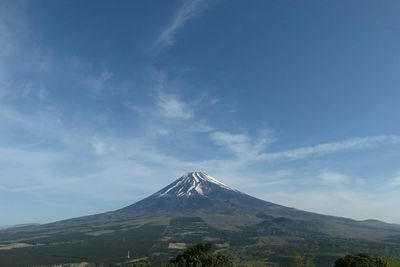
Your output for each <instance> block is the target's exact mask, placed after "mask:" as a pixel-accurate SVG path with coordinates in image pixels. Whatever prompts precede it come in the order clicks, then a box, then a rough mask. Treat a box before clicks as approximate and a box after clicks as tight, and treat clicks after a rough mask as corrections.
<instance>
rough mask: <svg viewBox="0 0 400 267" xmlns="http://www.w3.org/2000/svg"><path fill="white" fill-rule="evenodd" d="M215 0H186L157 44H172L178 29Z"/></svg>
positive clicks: (161, 34)
mask: <svg viewBox="0 0 400 267" xmlns="http://www.w3.org/2000/svg"><path fill="white" fill-rule="evenodd" d="M213 2H215V1H210V0H185V1H184V3H183V4H182V6H181V7H180V8H179V9H178V11H177V12H176V14H175V16H174V18H173V19H172V21H171V23H170V24H169V25H168V27H167V28H165V29H164V30H163V31H162V32H161V33H160V35H159V36H158V38H157V41H156V45H159V46H172V45H174V37H175V35H176V33H177V31H178V30H179V29H180V28H182V27H183V26H184V25H185V24H186V23H187V22H188V21H189V20H192V19H195V18H196V17H198V16H200V15H201V14H202V13H203V12H204V11H205V10H206V9H208V8H209V7H210V5H211V4H212V3H213Z"/></svg>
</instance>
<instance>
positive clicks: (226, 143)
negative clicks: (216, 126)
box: [210, 131, 274, 161]
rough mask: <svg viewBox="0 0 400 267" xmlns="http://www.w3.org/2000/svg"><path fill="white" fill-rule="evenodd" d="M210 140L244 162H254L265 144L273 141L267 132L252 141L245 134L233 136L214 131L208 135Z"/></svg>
mask: <svg viewBox="0 0 400 267" xmlns="http://www.w3.org/2000/svg"><path fill="white" fill-rule="evenodd" d="M210 138H211V140H212V141H213V142H214V143H215V144H217V145H220V146H223V147H225V148H226V149H228V150H229V151H231V152H232V153H233V155H235V156H236V157H237V158H240V159H244V160H247V161H248V160H256V159H257V158H258V157H259V156H260V154H261V153H262V152H263V150H264V149H265V148H266V146H267V144H269V143H271V142H273V141H274V138H273V136H272V134H271V132H269V131H262V132H261V135H260V136H259V137H258V138H256V139H255V140H252V139H251V138H250V137H249V136H248V135H247V134H244V133H240V134H234V133H230V132H222V131H215V132H213V133H211V134H210Z"/></svg>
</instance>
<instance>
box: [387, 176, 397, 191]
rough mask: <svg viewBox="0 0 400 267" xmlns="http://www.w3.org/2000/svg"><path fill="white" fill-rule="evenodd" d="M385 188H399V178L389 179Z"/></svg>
mask: <svg viewBox="0 0 400 267" xmlns="http://www.w3.org/2000/svg"><path fill="white" fill-rule="evenodd" d="M386 188H390V189H394V188H400V176H397V177H394V178H392V179H390V180H389V181H388V182H387V183H386Z"/></svg>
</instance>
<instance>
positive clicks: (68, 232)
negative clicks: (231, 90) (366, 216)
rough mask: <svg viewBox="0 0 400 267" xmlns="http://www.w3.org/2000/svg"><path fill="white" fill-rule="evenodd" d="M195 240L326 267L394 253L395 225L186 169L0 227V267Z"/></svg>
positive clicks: (399, 241) (161, 250) (163, 255)
mask: <svg viewBox="0 0 400 267" xmlns="http://www.w3.org/2000/svg"><path fill="white" fill-rule="evenodd" d="M197 242H213V243H214V244H215V245H216V248H218V249H219V250H226V251H227V252H229V253H230V254H231V255H232V256H233V257H234V258H235V260H236V261H238V262H244V261H246V260H251V261H262V262H269V263H271V264H281V265H282V266H286V265H285V264H287V261H288V256H289V255H290V254H291V253H292V252H293V251H294V250H299V251H302V252H303V253H305V254H310V255H312V256H314V257H315V258H316V261H317V266H330V265H331V263H332V262H333V261H334V260H335V259H336V258H337V257H338V256H340V255H342V254H344V253H347V252H352V251H354V252H358V251H371V252H375V253H378V254H384V255H388V256H394V257H396V256H397V257H400V226H398V225H392V224H386V223H384V222H380V221H376V220H367V221H355V220H352V219H347V218H341V217H335V216H327V215H321V214H316V213H310V212H305V211H301V210H297V209H294V208H288V207H285V206H281V205H277V204H274V203H271V202H268V201H264V200H261V199H258V198H255V197H252V196H249V195H247V194H245V193H242V192H239V191H237V190H235V189H233V188H231V187H229V186H227V185H225V184H224V183H222V182H220V181H218V180H217V179H216V178H213V177H211V176H209V175H207V174H205V173H202V172H190V173H188V174H186V175H183V176H182V177H180V178H179V179H177V180H175V181H174V182H172V183H171V184H169V185H168V186H166V187H164V188H163V189H161V190H160V191H158V192H156V193H154V194H152V195H150V196H149V197H147V198H145V199H143V200H141V201H138V202H136V203H134V204H132V205H129V206H127V207H124V208H121V209H119V210H115V211H111V212H106V213H102V214H95V215H89V216H84V217H80V218H74V219H69V220H64V221H59V222H54V223H50V224H44V225H38V226H25V227H19V228H12V229H6V230H1V231H0V266H27V265H33V264H34V265H40V264H42V265H44V264H59V263H66V262H79V261H86V262H96V263H99V264H100V263H102V264H116V263H119V264H120V263H123V262H126V261H127V258H126V253H127V251H129V252H130V256H131V257H132V258H144V257H145V258H146V257H147V258H148V260H149V261H150V262H151V263H152V264H157V263H159V262H161V261H165V260H166V259H168V257H170V256H173V255H175V254H176V253H178V252H179V250H180V249H183V248H185V247H186V246H188V245H191V244H194V243H197Z"/></svg>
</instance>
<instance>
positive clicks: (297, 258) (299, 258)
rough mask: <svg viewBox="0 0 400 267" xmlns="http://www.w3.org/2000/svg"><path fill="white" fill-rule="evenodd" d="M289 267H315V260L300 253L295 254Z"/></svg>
mask: <svg viewBox="0 0 400 267" xmlns="http://www.w3.org/2000/svg"><path fill="white" fill-rule="evenodd" d="M289 267H315V263H314V259H313V258H312V257H306V256H303V255H301V254H300V252H298V251H295V252H293V255H292V258H291V260H290V262H289Z"/></svg>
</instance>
